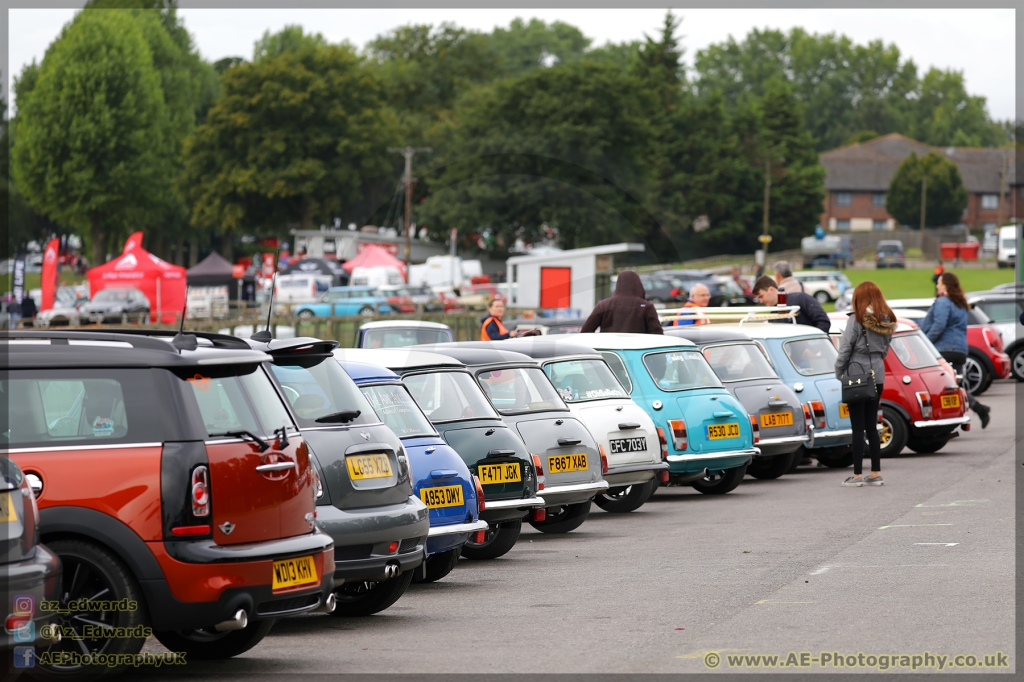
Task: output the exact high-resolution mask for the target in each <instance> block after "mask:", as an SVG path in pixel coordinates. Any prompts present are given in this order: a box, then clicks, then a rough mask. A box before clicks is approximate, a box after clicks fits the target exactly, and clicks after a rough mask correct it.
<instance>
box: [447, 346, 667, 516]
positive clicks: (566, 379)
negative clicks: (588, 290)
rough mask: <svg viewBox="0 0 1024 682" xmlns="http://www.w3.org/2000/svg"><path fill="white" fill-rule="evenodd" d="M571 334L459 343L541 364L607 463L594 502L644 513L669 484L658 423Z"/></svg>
mask: <svg viewBox="0 0 1024 682" xmlns="http://www.w3.org/2000/svg"><path fill="white" fill-rule="evenodd" d="M572 341H573V339H572V337H570V336H565V335H556V336H554V337H552V338H551V339H537V338H534V339H508V340H505V341H496V342H495V341H477V342H473V343H466V344H460V345H465V346H472V347H476V348H491V349H498V350H510V351H515V352H517V353H523V354H524V355H528V356H530V357H531V358H533V359H534V360H536V361H537V362H539V363H540V366H541V368H542V369H543V370H544V373H545V374H547V375H548V378H549V379H550V380H551V383H552V384H553V385H554V387H555V389H556V390H557V391H558V394H559V395H560V396H561V397H562V400H564V401H565V403H566V404H567V405H568V406H569V411H570V412H571V413H572V415H573V416H574V417H576V418H577V419H579V420H580V421H581V422H583V424H584V425H585V426H586V427H587V429H588V430H589V431H590V433H591V434H592V435H593V436H594V438H595V439H596V440H597V442H598V447H599V448H603V451H604V453H605V455H606V456H607V459H608V470H607V471H606V472H604V479H605V480H606V481H608V485H609V486H610V487H609V488H608V490H607V491H605V492H601V493H598V494H597V495H596V496H595V497H594V503H595V504H597V506H598V507H600V508H601V509H603V510H604V511H606V512H610V513H626V512H631V511H635V510H636V509H639V508H640V507H641V506H643V504H644V503H645V502H646V501H647V500H648V499H649V498H650V497H651V495H653V494H654V491H655V490H657V489H658V485H659V483H661V482H664V483H667V482H668V468H669V467H668V462H667V461H665V460H664V459H663V457H662V451H661V446H660V441H659V440H658V432H657V430H656V428H655V426H654V422H652V421H651V418H650V417H649V416H648V415H647V413H646V412H644V411H643V409H641V408H640V406H638V405H637V404H636V403H634V402H633V401H632V400H631V399H630V397H629V394H628V393H627V392H626V390H625V389H624V388H623V387H622V385H621V384H620V383H619V381H618V380H617V379H616V378H615V375H614V374H613V373H612V371H611V369H610V368H609V367H608V365H607V364H606V363H605V361H604V358H602V357H601V355H600V354H599V353H597V352H595V351H593V350H592V349H590V348H586V347H584V346H579V345H576V344H574V343H572Z"/></svg>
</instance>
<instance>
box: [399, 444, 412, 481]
mask: <svg viewBox="0 0 1024 682" xmlns="http://www.w3.org/2000/svg"><path fill="white" fill-rule="evenodd" d="M398 469H399V473H398V482H399V483H405V482H406V481H408V480H409V478H410V477H411V476H412V473H411V472H410V471H409V458H408V457H406V456H405V450H401V451H399V453H398Z"/></svg>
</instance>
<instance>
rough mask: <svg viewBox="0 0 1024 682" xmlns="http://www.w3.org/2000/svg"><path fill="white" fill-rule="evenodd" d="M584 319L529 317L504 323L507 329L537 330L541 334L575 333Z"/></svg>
mask: <svg viewBox="0 0 1024 682" xmlns="http://www.w3.org/2000/svg"><path fill="white" fill-rule="evenodd" d="M584 322H586V320H585V319H584V318H582V317H532V318H529V319H523V318H521V319H517V320H509V321H508V322H506V323H505V326H506V327H507V328H508V329H516V330H518V331H530V330H537V331H538V332H540V334H541V335H542V336H546V335H548V334H577V333H579V331H580V329H582V328H583V323H584Z"/></svg>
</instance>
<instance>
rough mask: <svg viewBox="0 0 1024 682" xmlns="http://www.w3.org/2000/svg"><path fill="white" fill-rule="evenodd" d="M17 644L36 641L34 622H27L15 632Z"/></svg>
mask: <svg viewBox="0 0 1024 682" xmlns="http://www.w3.org/2000/svg"><path fill="white" fill-rule="evenodd" d="M14 641H15V642H34V641H36V624H35V622H34V621H31V620H30V621H27V622H26V623H25V624H24V625H22V626H21V627H20V628H18V629H17V630H15V631H14Z"/></svg>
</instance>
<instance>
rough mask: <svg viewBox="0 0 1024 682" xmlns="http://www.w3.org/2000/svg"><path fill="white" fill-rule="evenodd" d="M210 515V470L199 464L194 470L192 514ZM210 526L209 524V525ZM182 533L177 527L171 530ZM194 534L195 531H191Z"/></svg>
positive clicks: (197, 515) (198, 515) (199, 515)
mask: <svg viewBox="0 0 1024 682" xmlns="http://www.w3.org/2000/svg"><path fill="white" fill-rule="evenodd" d="M209 515H210V470H209V469H207V468H206V467H205V466H197V467H196V468H195V469H193V470H192V516H196V517H205V516H209ZM207 528H209V526H207ZM171 532H172V533H174V534H175V535H181V533H178V532H177V529H174V530H172V531H171ZM189 535H194V533H189Z"/></svg>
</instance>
